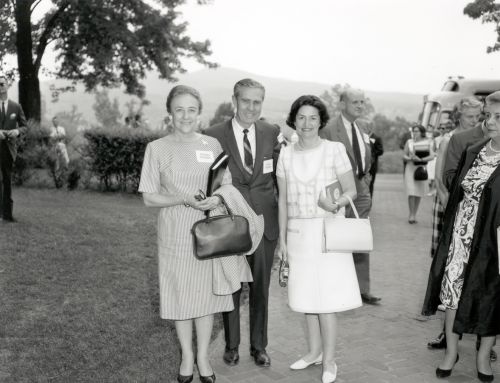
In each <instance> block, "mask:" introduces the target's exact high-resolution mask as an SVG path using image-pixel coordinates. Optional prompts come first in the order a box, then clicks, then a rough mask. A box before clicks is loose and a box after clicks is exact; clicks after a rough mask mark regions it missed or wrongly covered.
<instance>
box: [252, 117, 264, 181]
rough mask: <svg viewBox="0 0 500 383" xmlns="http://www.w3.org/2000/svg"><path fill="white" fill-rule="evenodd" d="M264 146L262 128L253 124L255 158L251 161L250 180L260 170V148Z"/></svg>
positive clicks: (256, 123)
mask: <svg viewBox="0 0 500 383" xmlns="http://www.w3.org/2000/svg"><path fill="white" fill-rule="evenodd" d="M263 144H264V132H263V127H262V126H260V125H259V124H258V122H255V158H254V161H253V164H254V165H253V173H252V180H254V179H255V177H256V176H257V174H259V173H260V171H261V169H262V146H263Z"/></svg>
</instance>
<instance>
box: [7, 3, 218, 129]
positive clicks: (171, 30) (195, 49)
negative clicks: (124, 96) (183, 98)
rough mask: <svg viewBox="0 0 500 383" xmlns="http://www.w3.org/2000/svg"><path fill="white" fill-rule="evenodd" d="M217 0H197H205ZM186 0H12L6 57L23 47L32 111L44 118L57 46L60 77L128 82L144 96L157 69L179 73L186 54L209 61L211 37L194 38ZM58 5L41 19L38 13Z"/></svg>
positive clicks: (92, 85)
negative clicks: (48, 66) (48, 64)
mask: <svg viewBox="0 0 500 383" xmlns="http://www.w3.org/2000/svg"><path fill="white" fill-rule="evenodd" d="M206 1H209V0H197V2H198V3H199V4H202V3H205V2H206ZM184 2H185V0H156V1H154V2H153V1H148V0H107V1H101V0H85V1H83V0H4V1H2V2H1V5H0V57H3V56H5V55H6V54H16V55H17V64H18V71H19V99H20V102H21V105H22V106H23V109H24V111H25V113H26V116H27V117H28V118H35V119H36V120H40V98H41V97H40V83H39V78H38V77H39V74H40V70H42V59H43V57H44V54H45V52H46V50H47V48H48V46H49V44H50V45H51V48H52V49H53V50H54V52H55V53H56V55H57V62H58V67H57V68H56V69H55V70H54V71H53V72H51V74H52V75H54V76H55V77H56V78H62V79H69V80H72V81H81V82H83V83H84V84H85V87H86V89H87V90H88V91H89V90H94V89H96V87H97V86H98V85H102V86H104V87H114V86H118V85H120V84H124V85H125V89H126V92H127V93H129V94H134V95H137V96H139V97H144V94H145V89H144V86H143V85H141V84H140V80H141V79H143V78H144V77H145V74H146V71H150V70H153V69H156V70H157V71H158V72H159V74H160V77H161V78H164V79H167V80H174V79H175V77H174V75H175V74H176V73H178V72H181V73H182V72H184V71H185V70H184V69H183V67H182V65H181V61H180V60H181V58H183V57H188V58H194V59H195V60H197V61H198V62H200V63H202V64H204V65H208V66H214V65H215V64H213V63H211V62H209V61H207V60H206V57H207V56H208V55H210V54H211V51H210V43H209V41H208V40H207V41H204V42H196V41H192V40H191V39H190V38H189V37H188V36H187V35H186V27H187V23H179V22H178V21H177V19H178V16H179V13H178V12H176V10H175V8H176V7H177V6H179V5H180V4H182V3H184ZM41 3H46V4H49V5H51V6H52V7H51V8H50V9H49V10H48V11H46V12H45V13H44V14H43V15H42V17H41V18H40V20H34V19H33V12H34V11H35V9H36V8H37V7H38V6H39V5H40V4H41Z"/></svg>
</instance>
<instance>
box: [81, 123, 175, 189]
mask: <svg viewBox="0 0 500 383" xmlns="http://www.w3.org/2000/svg"><path fill="white" fill-rule="evenodd" d="M164 134H165V133H164V132H150V131H148V132H144V131H133V130H130V129H113V130H104V129H92V130H88V131H86V132H85V133H84V137H85V138H86V145H85V146H84V149H83V155H84V157H85V160H86V163H87V168H88V170H89V171H90V172H91V173H92V175H93V176H95V177H96V178H97V179H98V180H99V182H100V183H101V185H102V186H103V187H104V189H105V190H115V189H119V190H123V191H126V190H133V191H136V190H137V188H138V187H139V181H140V177H141V168H142V161H143V158H144V151H145V150H146V145H147V144H148V143H149V142H151V141H153V140H156V139H158V138H160V137H162V136H163V135H164Z"/></svg>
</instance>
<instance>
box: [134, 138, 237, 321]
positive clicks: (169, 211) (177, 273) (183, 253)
mask: <svg viewBox="0 0 500 383" xmlns="http://www.w3.org/2000/svg"><path fill="white" fill-rule="evenodd" d="M221 151H222V148H221V146H220V144H219V142H218V141H217V140H216V139H215V138H213V137H209V136H201V137H200V138H199V139H198V140H196V141H194V142H177V141H174V139H173V136H171V135H170V136H166V137H163V138H160V139H158V140H155V141H153V142H150V143H149V144H148V145H147V148H146V152H145V155H144V162H143V165H142V173H141V180H140V184H139V192H142V193H163V194H167V193H182V194H190V195H195V194H197V193H198V190H199V189H201V190H203V191H205V190H206V187H207V182H208V169H209V167H210V165H211V164H212V162H213V160H214V159H215V158H216V157H217V155H218V154H220V153H221ZM226 174H227V175H229V172H227V173H226ZM226 182H227V183H230V182H231V181H230V177H228V180H227V181H226ZM204 217H205V216H204V214H203V212H201V211H199V210H196V209H193V208H190V207H185V206H184V205H176V206H171V207H166V208H162V209H160V211H159V214H158V222H157V225H158V272H159V284H160V316H161V318H163V319H173V320H183V319H190V318H197V317H201V316H205V315H209V314H213V313H216V312H222V311H231V310H233V308H234V305H233V298H232V295H231V294H229V295H215V294H214V293H213V289H212V285H213V273H212V262H209V261H200V260H198V259H197V258H196V257H195V256H194V252H193V239H192V235H191V227H192V226H193V224H194V223H195V222H196V221H198V220H200V219H203V218H204Z"/></svg>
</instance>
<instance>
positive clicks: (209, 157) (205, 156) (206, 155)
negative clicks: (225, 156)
mask: <svg viewBox="0 0 500 383" xmlns="http://www.w3.org/2000/svg"><path fill="white" fill-rule="evenodd" d="M196 160H197V161H198V162H205V163H209V164H211V163H212V162H214V153H213V152H212V151H210V150H197V151H196Z"/></svg>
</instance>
